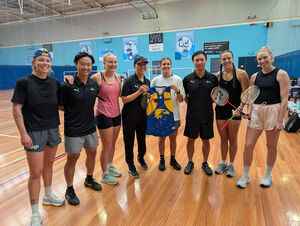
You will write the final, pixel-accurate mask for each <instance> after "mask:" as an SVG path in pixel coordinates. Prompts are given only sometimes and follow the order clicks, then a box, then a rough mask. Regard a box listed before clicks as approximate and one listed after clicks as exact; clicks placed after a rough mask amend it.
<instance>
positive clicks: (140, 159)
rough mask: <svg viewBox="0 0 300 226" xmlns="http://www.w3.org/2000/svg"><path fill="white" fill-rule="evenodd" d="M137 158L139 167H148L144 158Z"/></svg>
mask: <svg viewBox="0 0 300 226" xmlns="http://www.w3.org/2000/svg"><path fill="white" fill-rule="evenodd" d="M137 160H138V162H139V163H140V164H141V167H142V169H143V170H146V169H148V165H147V163H146V162H145V160H144V158H140V157H138V158H137Z"/></svg>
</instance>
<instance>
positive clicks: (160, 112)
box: [154, 109, 170, 119]
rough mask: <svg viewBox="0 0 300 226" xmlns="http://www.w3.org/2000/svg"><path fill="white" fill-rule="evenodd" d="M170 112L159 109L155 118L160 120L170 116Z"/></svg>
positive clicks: (155, 113)
mask: <svg viewBox="0 0 300 226" xmlns="http://www.w3.org/2000/svg"><path fill="white" fill-rule="evenodd" d="M169 114H170V113H169V111H167V110H166V109H157V110H156V111H155V112H154V116H155V118H156V119H160V118H162V117H163V116H164V115H169Z"/></svg>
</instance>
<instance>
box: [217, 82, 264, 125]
mask: <svg viewBox="0 0 300 226" xmlns="http://www.w3.org/2000/svg"><path fill="white" fill-rule="evenodd" d="M259 93H260V89H259V87H258V86H250V87H249V88H248V89H246V90H245V91H244V92H243V93H242V95H241V105H240V106H239V107H238V108H237V110H238V111H239V112H242V110H243V108H244V107H245V106H246V105H249V104H251V103H253V102H254V101H255V100H256V98H257V97H258V95H259ZM233 117H234V115H232V116H231V118H230V119H228V121H227V122H226V123H225V124H224V126H223V127H222V128H221V130H224V129H226V127H227V126H228V124H229V122H230V121H231V120H232V119H233Z"/></svg>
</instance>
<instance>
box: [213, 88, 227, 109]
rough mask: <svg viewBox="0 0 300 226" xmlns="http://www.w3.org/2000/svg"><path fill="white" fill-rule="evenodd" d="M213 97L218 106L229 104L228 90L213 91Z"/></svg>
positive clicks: (217, 89)
mask: <svg viewBox="0 0 300 226" xmlns="http://www.w3.org/2000/svg"><path fill="white" fill-rule="evenodd" d="M211 97H212V99H213V101H214V102H215V103H216V104H217V105H220V106H222V105H225V104H226V103H227V100H228V93H227V91H226V90H224V89H221V88H216V89H214V90H213V92H212V93H211Z"/></svg>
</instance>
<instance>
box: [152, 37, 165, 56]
mask: <svg viewBox="0 0 300 226" xmlns="http://www.w3.org/2000/svg"><path fill="white" fill-rule="evenodd" d="M163 50H164V42H163V33H155V34H149V52H159V51H163Z"/></svg>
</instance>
